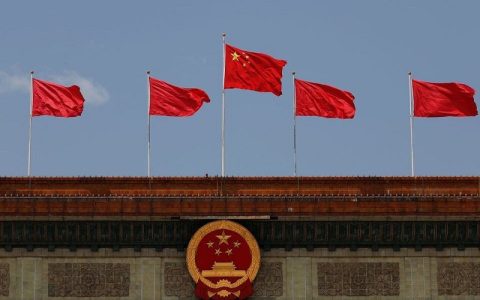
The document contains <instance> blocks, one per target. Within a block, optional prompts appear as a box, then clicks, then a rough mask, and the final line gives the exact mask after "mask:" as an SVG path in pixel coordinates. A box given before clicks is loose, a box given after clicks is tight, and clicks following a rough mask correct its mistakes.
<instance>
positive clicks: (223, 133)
mask: <svg viewBox="0 0 480 300" xmlns="http://www.w3.org/2000/svg"><path fill="white" fill-rule="evenodd" d="M226 35H227V34H226V33H222V42H223V79H222V177H224V176H225V47H226V46H225V37H226Z"/></svg>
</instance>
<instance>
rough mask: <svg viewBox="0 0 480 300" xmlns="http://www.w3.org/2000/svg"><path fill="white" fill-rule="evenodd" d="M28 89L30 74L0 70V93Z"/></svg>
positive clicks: (25, 90) (27, 90)
mask: <svg viewBox="0 0 480 300" xmlns="http://www.w3.org/2000/svg"><path fill="white" fill-rule="evenodd" d="M29 91H30V76H29V74H28V73H26V74H20V73H16V74H11V73H7V72H5V71H2V70H0V94H3V93H11V92H26V93H28V92H29Z"/></svg>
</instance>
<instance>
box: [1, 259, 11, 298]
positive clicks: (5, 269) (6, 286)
mask: <svg viewBox="0 0 480 300" xmlns="http://www.w3.org/2000/svg"><path fill="white" fill-rule="evenodd" d="M9 293H10V265H9V264H8V263H1V264H0V296H5V297H8V295H9Z"/></svg>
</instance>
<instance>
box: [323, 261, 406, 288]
mask: <svg viewBox="0 0 480 300" xmlns="http://www.w3.org/2000/svg"><path fill="white" fill-rule="evenodd" d="M317 266H318V294H319V295H320V296H398V295H399V294H400V274H399V273H400V271H399V264H398V263H388V262H358V263H357V262H352V263H323V262H322V263H318V265H317Z"/></svg>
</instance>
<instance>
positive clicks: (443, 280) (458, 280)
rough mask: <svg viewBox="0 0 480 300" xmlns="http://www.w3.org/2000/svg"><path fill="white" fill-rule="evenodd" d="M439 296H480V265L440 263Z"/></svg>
mask: <svg viewBox="0 0 480 300" xmlns="http://www.w3.org/2000/svg"><path fill="white" fill-rule="evenodd" d="M437 268H438V269H437V286H438V295H439V296H460V295H468V296H470V295H471V296H474V295H480V263H473V262H439V263H438V266H437Z"/></svg>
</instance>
